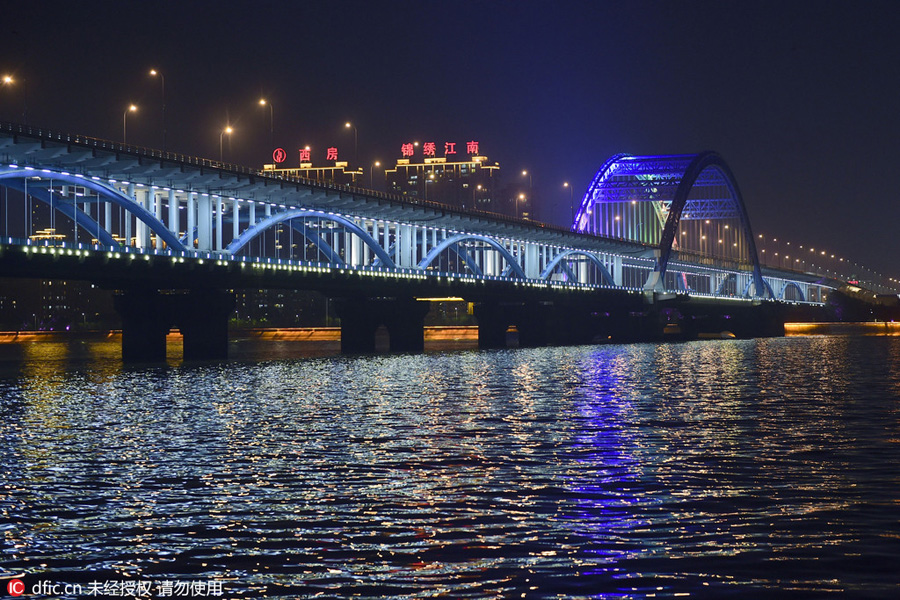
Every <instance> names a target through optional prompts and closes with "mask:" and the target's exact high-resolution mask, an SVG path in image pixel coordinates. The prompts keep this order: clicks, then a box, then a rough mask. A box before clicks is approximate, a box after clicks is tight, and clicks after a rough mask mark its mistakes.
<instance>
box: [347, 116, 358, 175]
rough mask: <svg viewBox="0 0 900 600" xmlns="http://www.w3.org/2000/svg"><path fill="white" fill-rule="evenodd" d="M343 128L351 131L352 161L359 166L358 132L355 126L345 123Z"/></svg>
mask: <svg viewBox="0 0 900 600" xmlns="http://www.w3.org/2000/svg"><path fill="white" fill-rule="evenodd" d="M344 128H346V129H353V156H354V158H353V160H354V162H356V164H357V165H358V164H359V130H358V129H357V128H356V125H354V124H353V123H351V122H350V121H347V122H346V123H344Z"/></svg>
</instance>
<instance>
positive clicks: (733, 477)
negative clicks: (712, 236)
mask: <svg viewBox="0 0 900 600" xmlns="http://www.w3.org/2000/svg"><path fill="white" fill-rule="evenodd" d="M37 346H38V345H33V346H31V347H29V348H26V349H25V350H24V351H23V352H24V354H25V356H24V358H23V359H22V360H21V361H20V362H17V363H16V364H15V365H13V366H10V365H6V366H5V367H4V369H3V373H4V375H3V378H0V419H2V421H0V472H2V476H0V532H2V536H3V541H2V545H0V577H8V576H11V575H12V574H21V573H24V574H25V578H26V582H27V581H32V580H37V579H48V580H56V581H61V582H84V583H87V582H89V581H92V580H97V579H100V580H104V579H118V580H125V579H131V580H150V581H157V582H158V581H162V580H164V579H204V580H213V579H218V580H221V581H223V582H224V584H225V585H224V587H225V591H226V597H229V598H272V597H284V598H289V597H290V598H296V597H313V596H316V597H318V596H324V597H334V596H350V595H353V596H356V597H362V598H382V597H395V598H422V597H433V596H445V597H447V596H449V597H460V598H494V597H512V596H516V597H526V598H542V597H553V598H584V597H602V598H645V597H673V596H677V595H695V596H696V595H699V596H715V597H719V596H732V597H741V596H745V597H760V596H768V595H791V596H792V597H809V598H817V597H821V596H822V595H824V594H829V595H831V594H835V593H838V594H843V595H846V596H851V597H867V598H877V597H884V598H889V597H895V596H896V595H897V594H898V592H900V578H898V575H897V572H896V569H895V567H894V562H895V560H896V556H897V554H898V551H900V543H898V540H900V527H898V521H897V519H896V516H895V515H896V512H897V507H898V503H900V494H898V492H900V467H898V464H897V461H896V456H897V450H898V447H897V446H898V442H900V403H898V397H900V394H898V391H900V340H897V339H893V338H858V339H854V338H846V337H844V338H827V337H825V338H787V339H774V340H756V341H735V340H723V341H709V342H702V343H687V344H666V345H640V344H638V345H631V346H602V347H576V348H548V349H535V350H509V351H491V352H456V353H430V354H423V355H413V356H410V355H389V356H375V357H364V358H343V357H326V358H306V359H302V360H274V361H273V360H265V361H261V362H256V363H254V362H252V361H244V362H232V363H225V364H214V365H195V366H191V365H181V366H170V367H164V368H127V369H124V368H122V367H121V365H120V364H119V363H117V362H116V361H115V360H114V359H111V358H109V355H110V353H109V350H108V349H105V348H97V349H91V348H87V349H84V348H82V349H81V352H82V353H84V354H86V355H87V357H88V358H87V359H86V360H81V361H79V360H74V359H72V357H71V356H70V354H69V353H68V351H67V350H66V349H65V348H64V347H52V346H50V345H47V346H41V347H37ZM98 357H99V358H98ZM73 597H74V596H73Z"/></svg>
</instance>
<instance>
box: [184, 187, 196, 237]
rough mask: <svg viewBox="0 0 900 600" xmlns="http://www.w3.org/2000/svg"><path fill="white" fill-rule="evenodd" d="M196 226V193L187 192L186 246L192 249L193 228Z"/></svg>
mask: <svg viewBox="0 0 900 600" xmlns="http://www.w3.org/2000/svg"><path fill="white" fill-rule="evenodd" d="M196 226H197V194H195V193H194V192H189V193H188V196H187V236H186V237H187V244H186V245H187V247H188V248H190V249H191V250H193V249H194V248H195V246H194V240H195V239H197V235H196V234H195V232H194V228H195V227H196Z"/></svg>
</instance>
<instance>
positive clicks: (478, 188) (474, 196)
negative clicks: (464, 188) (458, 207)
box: [463, 183, 482, 208]
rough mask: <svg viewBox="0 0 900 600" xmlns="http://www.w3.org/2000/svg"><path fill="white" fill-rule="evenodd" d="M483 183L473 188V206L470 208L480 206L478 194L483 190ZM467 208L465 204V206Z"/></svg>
mask: <svg viewBox="0 0 900 600" xmlns="http://www.w3.org/2000/svg"><path fill="white" fill-rule="evenodd" d="M481 188H482V185H481V184H480V183H479V184H478V185H476V186H475V187H473V188H472V206H471V207H470V208H478V200H477V197H476V194H477V193H478V192H480V191H481ZM463 208H465V206H464V207H463Z"/></svg>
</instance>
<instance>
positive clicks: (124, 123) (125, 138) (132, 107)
mask: <svg viewBox="0 0 900 600" xmlns="http://www.w3.org/2000/svg"><path fill="white" fill-rule="evenodd" d="M136 110H137V106H135V105H134V104H129V105H128V108H126V109H125V112H124V113H122V143H123V144H127V143H128V129H127V126H128V118H127V117H128V113H130V112H134V111H136Z"/></svg>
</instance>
